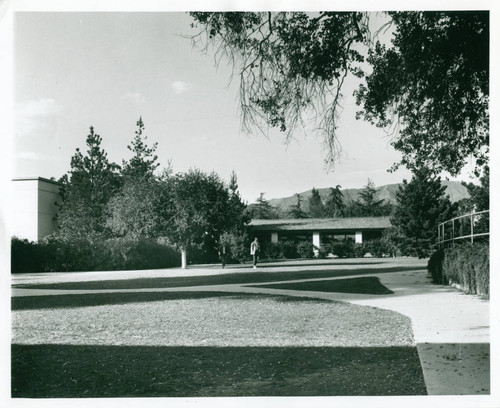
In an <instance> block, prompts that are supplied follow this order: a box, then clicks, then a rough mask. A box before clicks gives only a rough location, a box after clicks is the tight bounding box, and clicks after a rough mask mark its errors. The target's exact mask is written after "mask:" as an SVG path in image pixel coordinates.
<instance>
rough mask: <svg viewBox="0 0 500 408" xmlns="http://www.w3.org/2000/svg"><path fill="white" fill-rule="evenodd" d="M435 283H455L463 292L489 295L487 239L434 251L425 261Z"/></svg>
mask: <svg viewBox="0 0 500 408" xmlns="http://www.w3.org/2000/svg"><path fill="white" fill-rule="evenodd" d="M427 269H428V270H429V272H430V273H431V275H432V281H433V282H434V283H443V284H449V283H456V284H458V285H460V286H461V287H462V289H463V290H464V291H465V292H466V293H470V294H480V295H486V296H489V294H490V254H489V244H488V243H475V244H465V243H463V244H459V245H454V246H452V247H450V248H447V249H445V250H443V249H440V250H438V251H436V252H435V253H434V254H433V255H432V256H431V258H430V259H429V262H428V264H427Z"/></svg>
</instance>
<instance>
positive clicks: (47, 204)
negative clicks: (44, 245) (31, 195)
mask: <svg viewBox="0 0 500 408" xmlns="http://www.w3.org/2000/svg"><path fill="white" fill-rule="evenodd" d="M58 193H59V186H58V185H57V184H53V183H48V182H46V181H43V180H39V181H38V239H42V238H43V237H46V236H47V235H49V234H51V233H52V232H54V231H55V229H56V221H55V220H54V217H55V215H56V214H57V206H56V202H59V201H60V198H59V194H58Z"/></svg>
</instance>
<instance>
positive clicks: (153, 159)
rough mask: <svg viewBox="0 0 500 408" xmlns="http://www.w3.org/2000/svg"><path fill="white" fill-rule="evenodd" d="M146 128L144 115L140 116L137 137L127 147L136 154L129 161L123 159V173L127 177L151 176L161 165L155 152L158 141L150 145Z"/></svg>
mask: <svg viewBox="0 0 500 408" xmlns="http://www.w3.org/2000/svg"><path fill="white" fill-rule="evenodd" d="M144 129H145V127H144V122H143V121H142V117H140V118H139V120H138V121H137V130H136V131H135V137H134V139H133V140H132V143H131V144H130V145H128V146H127V149H129V150H130V151H131V152H132V153H133V154H134V155H133V157H132V158H131V159H130V160H129V161H128V162H127V161H125V160H124V161H123V166H122V167H123V170H122V174H123V176H124V177H126V178H151V177H153V176H154V171H155V170H156V169H157V168H158V166H159V165H160V164H159V163H157V160H158V156H156V155H155V154H154V152H155V151H156V148H157V147H158V143H154V144H153V146H152V147H148V145H147V144H146V140H147V136H146V135H144Z"/></svg>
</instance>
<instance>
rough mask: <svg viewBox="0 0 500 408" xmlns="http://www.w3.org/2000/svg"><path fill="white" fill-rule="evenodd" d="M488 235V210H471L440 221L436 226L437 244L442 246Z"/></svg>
mask: <svg viewBox="0 0 500 408" xmlns="http://www.w3.org/2000/svg"><path fill="white" fill-rule="evenodd" d="M489 235H490V210H485V211H479V212H472V213H470V214H465V215H461V216H459V217H455V218H452V219H451V220H448V221H445V222H442V223H441V224H439V226H438V239H437V241H438V245H439V246H442V245H445V244H447V243H450V242H455V241H457V240H470V242H471V243H474V240H478V239H484V238H485V237H489Z"/></svg>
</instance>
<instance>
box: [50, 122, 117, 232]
mask: <svg viewBox="0 0 500 408" xmlns="http://www.w3.org/2000/svg"><path fill="white" fill-rule="evenodd" d="M101 142H102V139H101V137H100V136H99V135H98V134H97V133H95V132H94V128H93V127H92V126H91V127H90V133H89V135H88V136H87V140H86V144H87V147H88V150H87V154H86V155H83V154H82V152H81V151H80V149H76V153H75V154H74V155H73V157H72V158H71V170H70V171H69V177H68V175H64V176H63V177H62V178H61V179H60V181H61V182H62V184H63V187H62V189H61V192H60V194H61V204H60V205H59V211H58V214H57V223H58V230H57V231H56V233H55V235H56V236H58V237H60V238H67V239H75V238H93V237H96V238H97V237H103V236H106V235H107V234H108V231H107V229H106V227H105V218H106V211H105V209H106V206H107V204H108V201H109V200H110V198H111V197H112V196H113V195H114V194H115V193H116V191H117V190H118V188H119V187H120V178H119V174H118V170H119V166H118V165H117V164H115V163H110V162H109V160H108V158H107V153H106V152H105V151H104V149H102V148H101Z"/></svg>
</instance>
